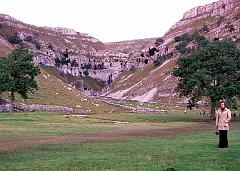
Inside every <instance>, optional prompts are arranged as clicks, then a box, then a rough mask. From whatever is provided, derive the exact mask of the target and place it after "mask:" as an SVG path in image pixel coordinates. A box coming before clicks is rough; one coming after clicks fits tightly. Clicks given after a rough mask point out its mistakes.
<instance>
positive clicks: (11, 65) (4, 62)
mask: <svg viewBox="0 0 240 171" xmlns="http://www.w3.org/2000/svg"><path fill="white" fill-rule="evenodd" d="M32 58H33V56H32V54H30V53H29V51H28V50H27V49H26V48H25V47H23V46H19V47H18V48H16V49H14V50H13V51H12V52H11V53H10V54H9V55H8V57H6V58H2V59H0V92H10V101H11V111H10V112H11V113H13V103H14V99H15V93H18V94H20V95H21V97H22V98H24V99H27V98H28V93H29V92H33V91H34V90H37V88H38V86H37V82H36V81H35V80H34V77H35V76H37V75H39V74H40V70H39V68H38V67H36V66H34V64H33V63H32Z"/></svg>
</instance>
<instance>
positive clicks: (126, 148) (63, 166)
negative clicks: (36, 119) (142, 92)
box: [0, 130, 240, 171]
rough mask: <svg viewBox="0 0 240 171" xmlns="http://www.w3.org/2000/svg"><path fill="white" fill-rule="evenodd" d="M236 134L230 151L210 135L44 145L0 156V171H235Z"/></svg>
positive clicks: (231, 138)
mask: <svg viewBox="0 0 240 171" xmlns="http://www.w3.org/2000/svg"><path fill="white" fill-rule="evenodd" d="M239 134H240V131H239V130H234V131H231V132H230V134H229V141H230V148H228V149H218V148H216V144H217V137H216V136H215V135H214V134H213V132H198V133H191V134H187V133H186V134H183V135H178V136H173V137H169V138H164V139H157V138H151V139H134V140H125V141H121V142H104V143H86V144H57V145H51V144H46V145H42V146H38V147H31V148H26V149H18V150H12V151H5V152H1V153H0V170H26V171H27V170H236V171H237V170H239V167H240V157H239V153H240V148H239V140H240V138H239Z"/></svg>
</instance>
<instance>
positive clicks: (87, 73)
mask: <svg viewBox="0 0 240 171" xmlns="http://www.w3.org/2000/svg"><path fill="white" fill-rule="evenodd" d="M83 74H84V75H85V77H87V76H88V75H89V72H88V70H87V69H84V71H83Z"/></svg>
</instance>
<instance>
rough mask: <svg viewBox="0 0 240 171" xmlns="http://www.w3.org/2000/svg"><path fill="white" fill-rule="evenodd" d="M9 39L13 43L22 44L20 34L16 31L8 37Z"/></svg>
mask: <svg viewBox="0 0 240 171" xmlns="http://www.w3.org/2000/svg"><path fill="white" fill-rule="evenodd" d="M8 41H9V42H10V43H12V44H20V43H21V42H22V40H21V38H20V37H19V36H18V33H14V34H13V35H12V36H10V37H9V38H8Z"/></svg>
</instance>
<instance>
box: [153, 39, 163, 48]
mask: <svg viewBox="0 0 240 171" xmlns="http://www.w3.org/2000/svg"><path fill="white" fill-rule="evenodd" d="M163 42H164V40H163V38H158V39H157V40H156V41H155V45H156V46H160V45H161V44H163Z"/></svg>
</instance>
